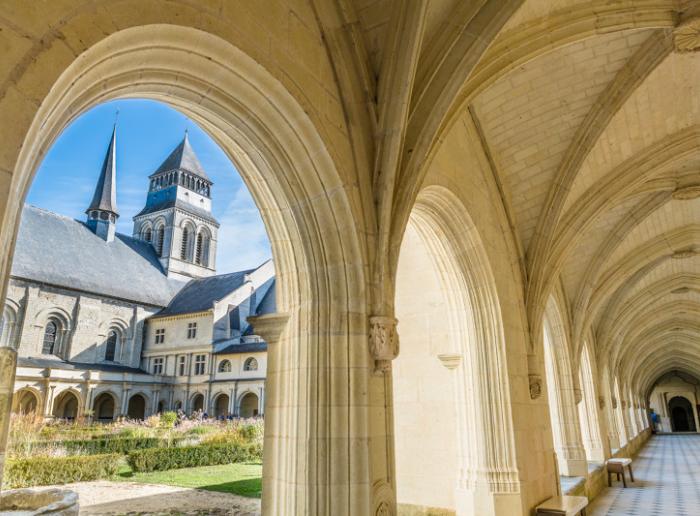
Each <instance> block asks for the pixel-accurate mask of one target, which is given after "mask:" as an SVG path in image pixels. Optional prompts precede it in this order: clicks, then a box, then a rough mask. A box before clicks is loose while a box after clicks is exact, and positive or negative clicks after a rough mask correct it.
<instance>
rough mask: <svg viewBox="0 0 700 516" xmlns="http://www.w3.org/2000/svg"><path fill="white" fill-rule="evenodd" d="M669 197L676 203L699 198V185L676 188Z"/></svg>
mask: <svg viewBox="0 0 700 516" xmlns="http://www.w3.org/2000/svg"><path fill="white" fill-rule="evenodd" d="M671 197H673V198H674V199H676V200H677V201H690V200H692V199H697V198H698V197H700V185H686V186H679V187H678V188H676V189H675V190H674V191H673V193H672V194H671Z"/></svg>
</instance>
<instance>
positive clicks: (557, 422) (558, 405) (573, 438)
mask: <svg viewBox="0 0 700 516" xmlns="http://www.w3.org/2000/svg"><path fill="white" fill-rule="evenodd" d="M563 347H564V344H561V343H560V344H559V345H557V344H555V343H552V344H551V345H549V346H548V345H547V343H545V352H546V353H547V355H549V356H547V360H546V361H545V364H546V366H547V367H546V370H547V393H548V395H549V410H550V412H551V419H552V433H553V437H554V448H555V450H556V453H557V462H558V464H559V474H560V475H564V476H567V477H585V476H586V475H587V474H588V464H587V462H586V450H585V449H584V448H583V440H582V439H581V425H580V424H579V418H578V406H577V404H576V397H575V393H574V387H573V381H572V379H571V367H570V366H569V360H568V355H567V354H566V350H565V349H562V348H563ZM557 348H559V349H557Z"/></svg>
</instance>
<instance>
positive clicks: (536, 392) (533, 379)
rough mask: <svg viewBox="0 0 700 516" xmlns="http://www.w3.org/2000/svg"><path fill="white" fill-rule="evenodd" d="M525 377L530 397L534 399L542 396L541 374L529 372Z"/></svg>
mask: <svg viewBox="0 0 700 516" xmlns="http://www.w3.org/2000/svg"><path fill="white" fill-rule="evenodd" d="M527 377H528V380H529V383H530V399H532V400H536V399H537V398H539V397H540V396H542V376H541V375H539V374H529V375H528V376H527Z"/></svg>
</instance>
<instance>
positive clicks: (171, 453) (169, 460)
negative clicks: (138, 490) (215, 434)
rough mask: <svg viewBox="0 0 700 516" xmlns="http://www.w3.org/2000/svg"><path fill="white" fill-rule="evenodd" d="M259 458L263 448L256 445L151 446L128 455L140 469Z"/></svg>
mask: <svg viewBox="0 0 700 516" xmlns="http://www.w3.org/2000/svg"><path fill="white" fill-rule="evenodd" d="M261 459H262V447H261V446H259V445H256V444H250V445H241V444H203V445H199V446H184V447H182V448H152V449H148V450H136V451H132V452H130V453H129V456H128V457H127V461H128V462H129V465H130V466H131V469H133V470H134V471H139V472H148V471H163V470H167V469H177V468H192V467H196V466H215V465H217V464H231V463H232V462H248V461H259V460H261Z"/></svg>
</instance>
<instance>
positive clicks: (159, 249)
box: [156, 226, 165, 256]
mask: <svg viewBox="0 0 700 516" xmlns="http://www.w3.org/2000/svg"><path fill="white" fill-rule="evenodd" d="M164 239H165V228H164V227H163V226H160V227H159V228H158V229H157V230H156V253H158V256H163V240H164Z"/></svg>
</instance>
